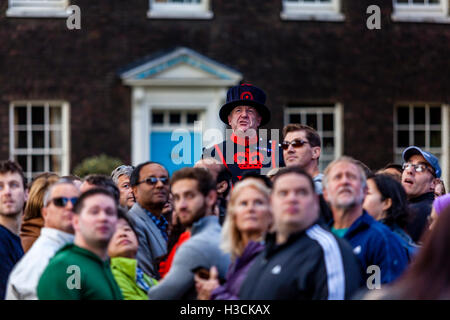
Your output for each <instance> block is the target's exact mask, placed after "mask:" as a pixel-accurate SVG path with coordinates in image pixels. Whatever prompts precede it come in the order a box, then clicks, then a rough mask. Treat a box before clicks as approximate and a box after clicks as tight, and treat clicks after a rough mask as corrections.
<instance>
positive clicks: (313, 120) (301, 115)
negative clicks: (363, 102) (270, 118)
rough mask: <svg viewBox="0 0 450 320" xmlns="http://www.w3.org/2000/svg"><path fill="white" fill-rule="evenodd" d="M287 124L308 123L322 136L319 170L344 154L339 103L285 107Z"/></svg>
mask: <svg viewBox="0 0 450 320" xmlns="http://www.w3.org/2000/svg"><path fill="white" fill-rule="evenodd" d="M284 122H285V125H286V124H289V123H300V124H306V125H308V126H310V127H312V128H314V129H316V131H317V133H318V134H319V136H320V137H321V144H322V152H321V155H320V159H319V170H320V171H323V170H325V168H326V166H327V165H328V164H329V163H330V162H331V161H333V160H334V159H335V158H337V157H339V156H340V155H341V154H342V136H341V133H342V130H341V123H342V108H341V106H340V105H339V104H337V105H336V106H335V105H329V106H317V107H316V106H308V105H302V106H289V107H287V108H285V120H284Z"/></svg>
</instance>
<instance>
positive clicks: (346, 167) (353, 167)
mask: <svg viewBox="0 0 450 320" xmlns="http://www.w3.org/2000/svg"><path fill="white" fill-rule="evenodd" d="M345 171H352V172H356V173H358V175H359V174H360V169H359V168H358V165H357V164H356V163H352V162H348V161H340V162H337V163H336V164H335V165H334V166H333V167H332V168H331V170H330V174H339V173H342V172H345Z"/></svg>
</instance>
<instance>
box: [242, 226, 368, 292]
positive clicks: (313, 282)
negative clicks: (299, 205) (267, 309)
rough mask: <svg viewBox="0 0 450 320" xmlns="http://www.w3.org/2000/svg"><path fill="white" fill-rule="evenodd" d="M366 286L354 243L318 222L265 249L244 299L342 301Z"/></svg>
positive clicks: (246, 284)
mask: <svg viewBox="0 0 450 320" xmlns="http://www.w3.org/2000/svg"><path fill="white" fill-rule="evenodd" d="M361 286H362V270H361V266H360V264H359V261H358V259H357V257H356V256H355V255H354V254H353V251H352V248H351V247H350V245H349V244H348V243H347V242H346V241H345V240H343V239H339V238H337V237H335V236H334V235H333V234H332V233H331V232H330V231H328V229H327V228H326V227H324V226H323V225H320V224H318V223H316V224H314V225H312V226H311V227H309V228H308V229H307V230H305V231H301V232H298V233H295V234H292V235H291V236H290V237H289V239H288V241H287V242H286V243H284V244H282V245H276V243H275V235H274V234H271V235H268V237H267V239H266V248H265V250H264V251H263V252H262V253H261V254H260V255H259V256H258V257H256V258H255V262H254V263H253V265H252V267H251V268H250V270H249V271H248V274H247V277H246V279H245V280H244V282H243V284H242V286H241V291H240V294H239V298H240V299H243V300H246V299H247V300H299V299H300V300H326V299H330V300H342V299H348V298H350V297H351V296H352V295H353V294H354V293H355V292H356V290H357V289H359V288H360V287H361Z"/></svg>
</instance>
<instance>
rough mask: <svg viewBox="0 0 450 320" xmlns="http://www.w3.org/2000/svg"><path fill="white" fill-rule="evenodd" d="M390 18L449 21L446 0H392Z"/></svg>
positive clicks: (410, 20)
mask: <svg viewBox="0 0 450 320" xmlns="http://www.w3.org/2000/svg"><path fill="white" fill-rule="evenodd" d="M392 20H394V21H405V22H408V21H409V22H435V23H450V17H449V15H448V0H393V12H392Z"/></svg>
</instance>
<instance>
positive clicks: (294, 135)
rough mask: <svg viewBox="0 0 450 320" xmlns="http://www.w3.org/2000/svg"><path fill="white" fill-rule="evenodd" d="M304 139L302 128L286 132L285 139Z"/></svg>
mask: <svg viewBox="0 0 450 320" xmlns="http://www.w3.org/2000/svg"><path fill="white" fill-rule="evenodd" d="M298 138H300V139H306V132H305V131H303V130H297V131H291V132H288V133H286V137H285V140H292V139H298Z"/></svg>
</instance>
